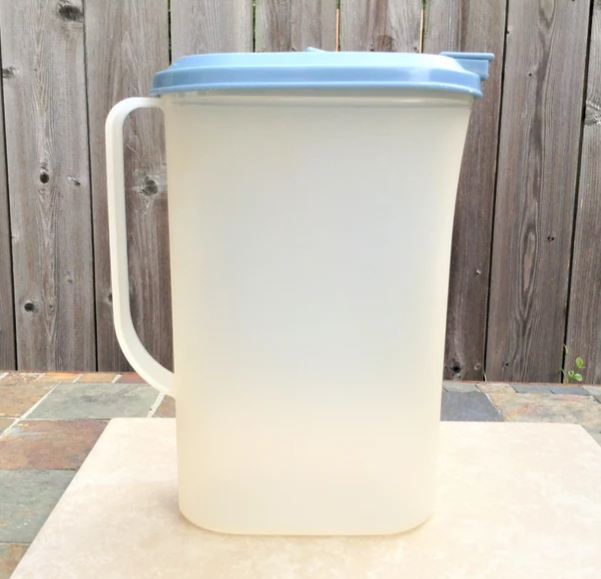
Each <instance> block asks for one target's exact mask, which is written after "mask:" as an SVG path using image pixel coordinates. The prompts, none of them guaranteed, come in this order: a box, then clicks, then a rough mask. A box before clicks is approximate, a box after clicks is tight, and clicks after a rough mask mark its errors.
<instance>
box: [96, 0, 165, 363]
mask: <svg viewBox="0 0 601 579" xmlns="http://www.w3.org/2000/svg"><path fill="white" fill-rule="evenodd" d="M168 30H169V28H168V11H167V2H166V0H146V1H145V2H123V1H122V0H87V2H86V56H87V71H88V103H89V116H90V155H91V159H92V192H93V209H94V248H95V258H96V259H95V262H96V263H95V266H96V267H95V269H96V296H97V302H96V316H97V341H98V369H99V370H125V369H127V368H128V366H127V363H126V361H125V359H124V357H123V355H122V354H121V350H120V348H119V345H118V343H117V340H116V337H115V331H114V326H113V315H112V298H111V278H110V263H109V243H108V230H107V227H108V221H107V201H106V170H105V139H104V123H105V120H106V116H107V113H108V112H109V110H110V109H111V107H112V106H113V105H114V104H116V103H117V102H118V101H120V100H121V99H123V98H126V97H131V96H145V95H147V94H148V91H149V89H150V86H151V83H152V78H153V75H154V73H155V72H157V71H158V70H161V69H164V68H165V67H167V66H168V64H169V44H168V43H169V34H168ZM163 143H164V139H163V118H162V115H161V113H160V112H158V111H149V110H142V111H139V112H134V113H133V114H132V115H131V116H130V119H129V122H128V123H127V126H126V131H125V151H126V159H125V173H126V199H127V221H128V223H127V227H128V254H129V270H130V278H129V279H130V295H131V303H132V317H133V319H134V325H135V327H136V330H137V332H138V335H139V336H140V339H141V340H142V343H143V344H144V345H145V346H146V348H147V349H148V351H149V352H150V353H151V354H152V355H153V356H154V357H155V358H156V359H157V360H158V361H159V362H161V363H162V364H163V365H165V366H167V367H172V364H173V354H172V330H171V290H170V277H169V232H168V222H167V183H166V170H165V154H164V145H163Z"/></svg>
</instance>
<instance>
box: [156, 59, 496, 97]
mask: <svg viewBox="0 0 601 579" xmlns="http://www.w3.org/2000/svg"><path fill="white" fill-rule="evenodd" d="M492 59H493V55H492V54H485V53H461V52H453V53H443V54H441V55H434V54H414V53H402V52H326V51H322V50H316V49H314V48H313V49H311V48H308V49H307V50H306V51H304V52H254V53H253V52H246V53H245V52H239V53H230V54H198V55H194V56H184V57H183V58H178V59H177V60H176V61H175V62H174V63H173V64H172V65H171V66H170V67H169V68H168V69H167V70H163V71H162V72H159V73H157V74H156V75H155V77H154V83H153V88H152V90H151V91H150V92H151V94H153V95H161V94H165V93H170V92H182V91H198V90H200V91H204V90H236V89H243V90H244V89H304V88H310V89H317V88H401V89H405V88H415V89H426V90H440V91H453V92H464V93H468V94H471V95H473V96H474V97H481V96H482V92H481V87H480V85H481V81H482V80H484V79H486V78H487V77H488V63H489V62H490V61H491V60H492Z"/></svg>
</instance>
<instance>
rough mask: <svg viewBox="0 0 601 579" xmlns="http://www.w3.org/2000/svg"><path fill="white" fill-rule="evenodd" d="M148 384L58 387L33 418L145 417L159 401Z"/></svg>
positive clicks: (69, 385) (37, 409) (61, 385)
mask: <svg viewBox="0 0 601 579" xmlns="http://www.w3.org/2000/svg"><path fill="white" fill-rule="evenodd" d="M157 395H158V394H157V391H156V390H155V389H154V388H153V387H152V386H148V385H147V384H79V383H78V384H59V385H58V386H57V387H56V388H55V389H54V390H53V392H52V393H51V394H50V395H49V396H47V397H46V398H45V399H44V400H43V402H42V403H41V404H40V405H39V406H38V407H37V408H36V409H35V410H34V411H33V412H32V413H31V415H30V418H34V419H53V420H56V419H58V420H77V419H83V418H95V419H103V418H107V419H108V418H116V417H122V418H126V417H133V416H138V417H144V416H147V415H148V411H149V410H150V408H151V407H152V405H153V403H154V401H155V400H156V399H157Z"/></svg>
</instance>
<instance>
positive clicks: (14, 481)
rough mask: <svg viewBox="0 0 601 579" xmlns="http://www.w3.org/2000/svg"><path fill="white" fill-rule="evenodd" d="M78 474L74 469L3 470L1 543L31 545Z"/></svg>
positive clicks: (0, 516) (0, 510)
mask: <svg viewBox="0 0 601 579" xmlns="http://www.w3.org/2000/svg"><path fill="white" fill-rule="evenodd" d="M74 474H75V472H74V471H71V470H9V469H0V489H2V494H1V496H2V499H1V501H2V502H1V505H2V508H1V509H0V543H31V542H32V541H33V539H34V538H35V536H36V535H37V534H38V531H39V530H40V528H41V527H42V525H43V524H44V522H45V521H46V519H47V518H48V515H49V514H50V513H51V512H52V509H53V508H54V507H55V505H56V503H57V502H58V500H59V499H60V497H61V496H62V495H63V492H64V491H65V489H66V488H67V487H68V486H69V483H70V482H71V479H72V478H73V476H74Z"/></svg>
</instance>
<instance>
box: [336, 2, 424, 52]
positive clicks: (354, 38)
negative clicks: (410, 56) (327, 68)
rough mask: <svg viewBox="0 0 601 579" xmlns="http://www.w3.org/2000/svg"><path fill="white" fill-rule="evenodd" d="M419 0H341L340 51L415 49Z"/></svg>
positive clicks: (418, 43) (418, 24) (419, 26)
mask: <svg viewBox="0 0 601 579" xmlns="http://www.w3.org/2000/svg"><path fill="white" fill-rule="evenodd" d="M421 9H422V0H403V1H401V2H399V1H397V0H342V3H341V6H340V50H360V51H383V52H418V51H419V48H420V38H421V30H420V29H421Z"/></svg>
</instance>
